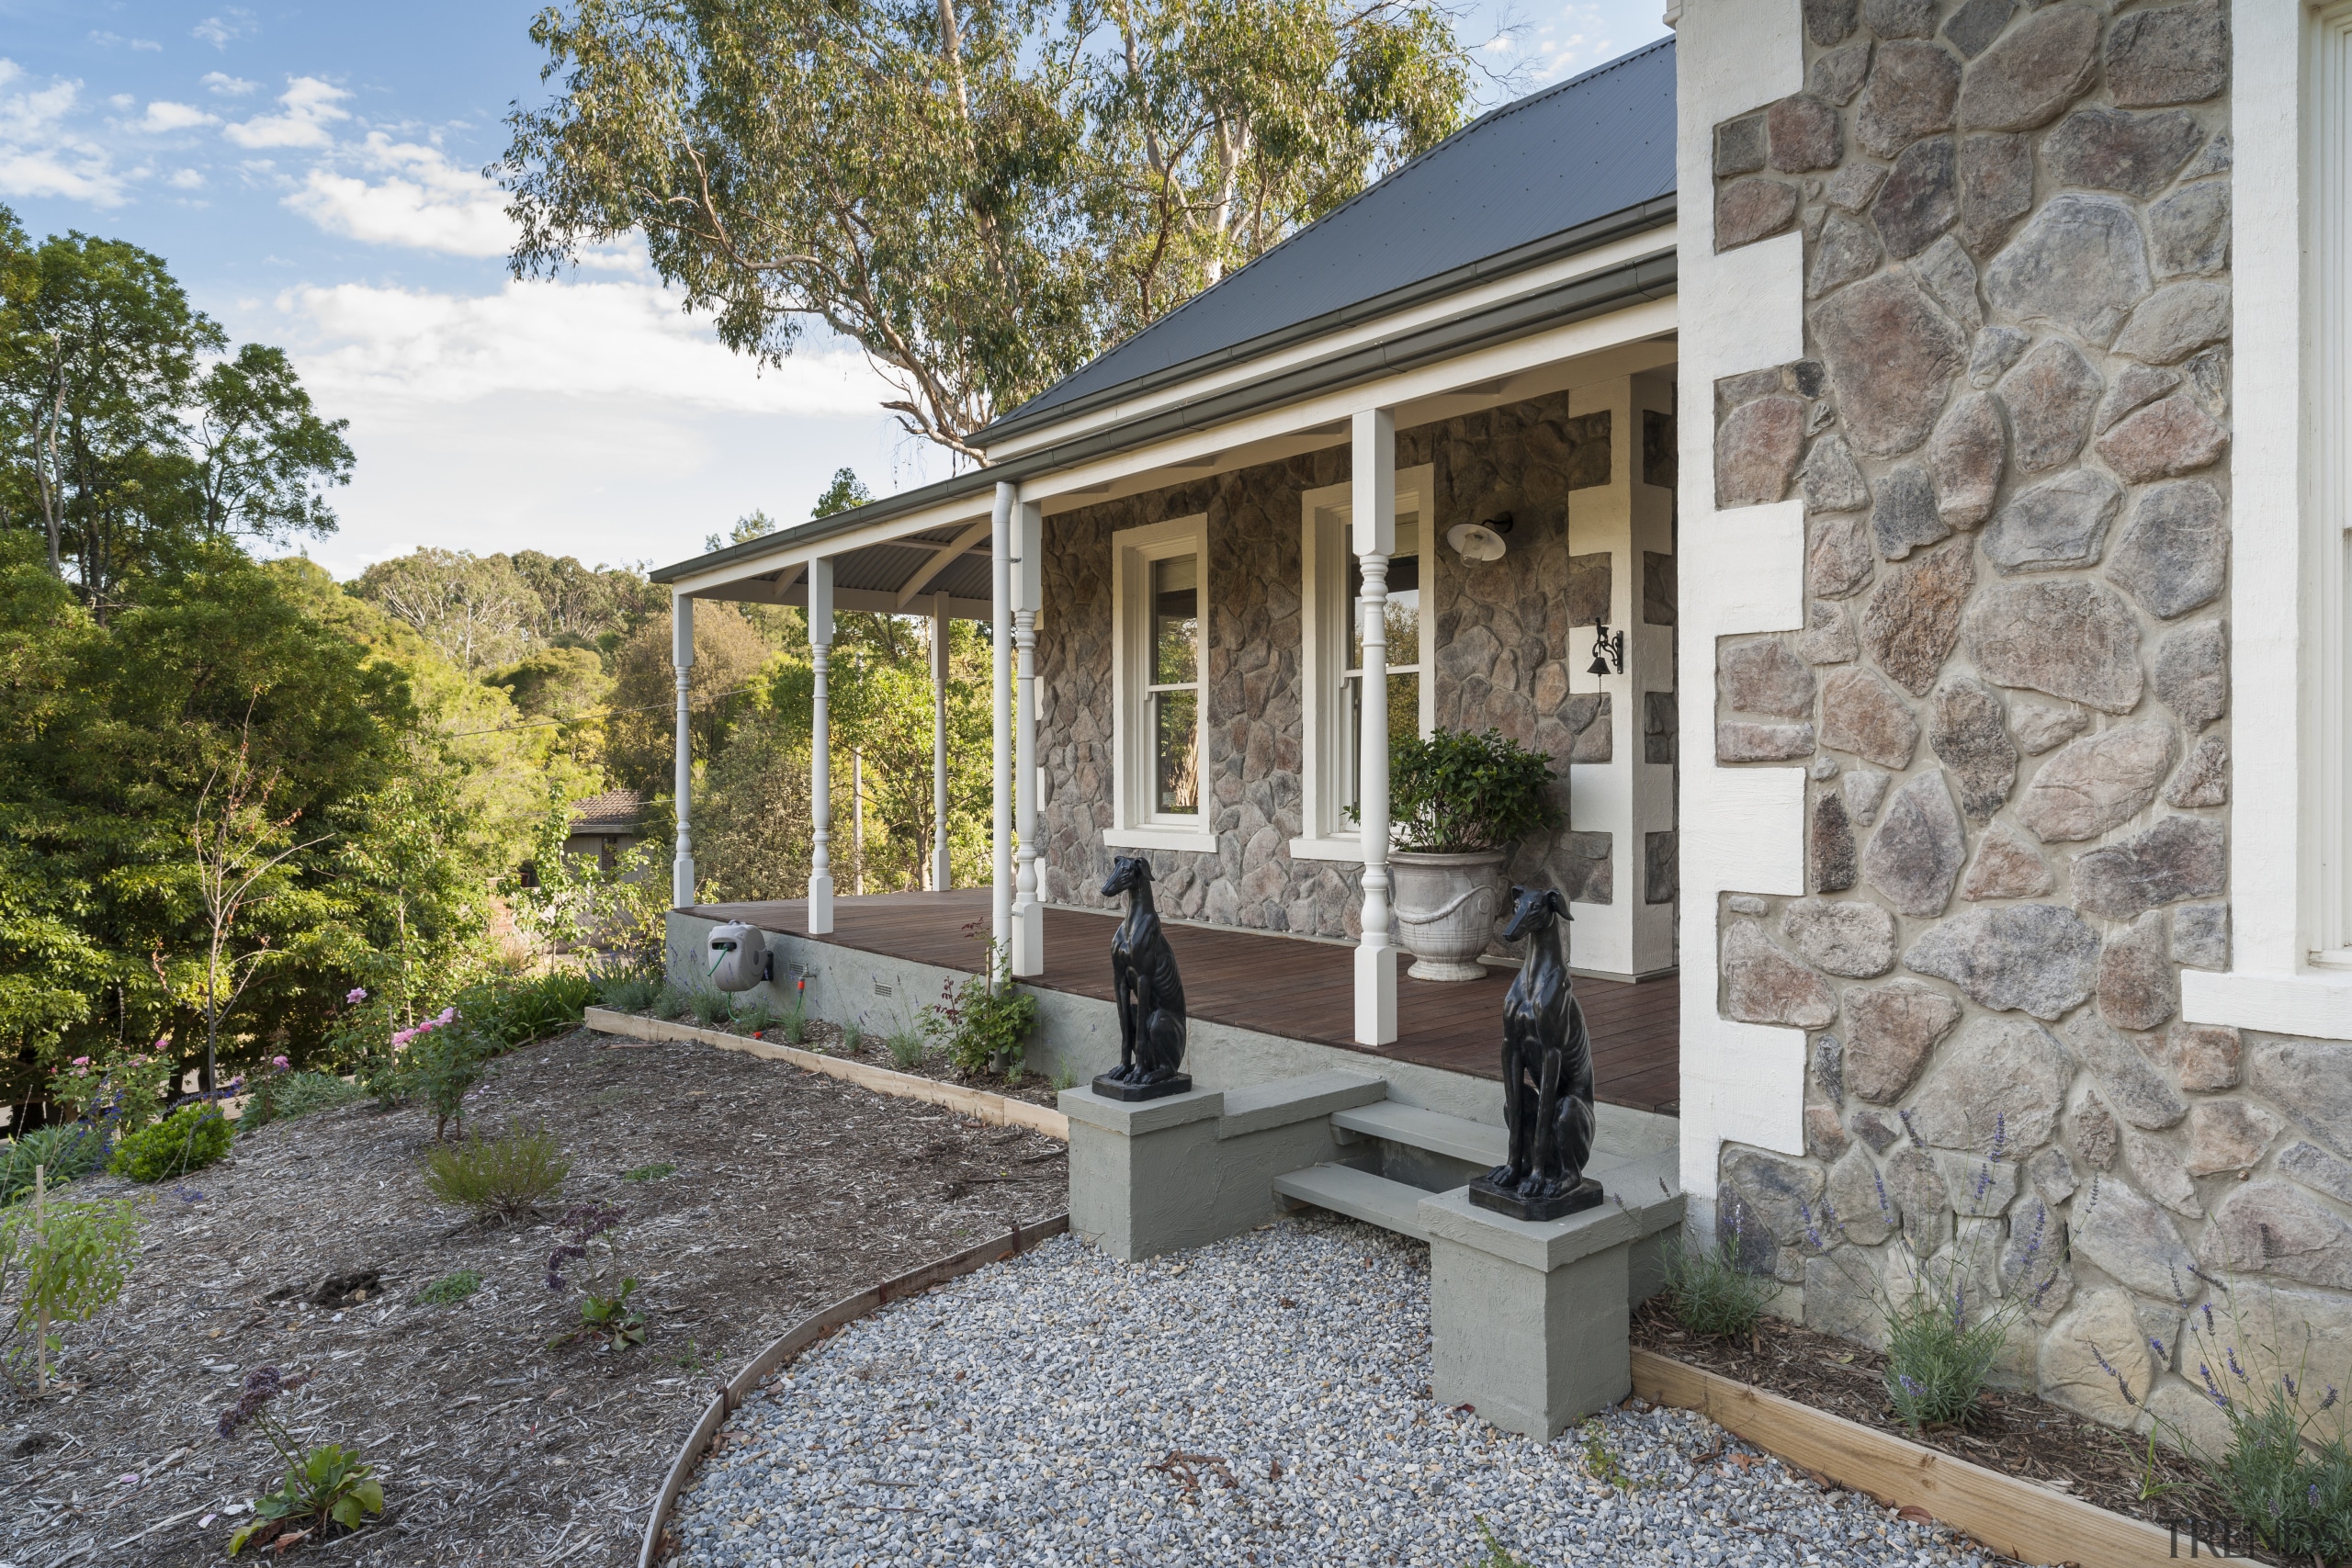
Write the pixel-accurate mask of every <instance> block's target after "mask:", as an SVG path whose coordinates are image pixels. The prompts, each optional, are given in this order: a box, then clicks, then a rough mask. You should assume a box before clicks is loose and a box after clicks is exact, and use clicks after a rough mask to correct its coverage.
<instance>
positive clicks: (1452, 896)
mask: <svg viewBox="0 0 2352 1568" xmlns="http://www.w3.org/2000/svg"><path fill="white" fill-rule="evenodd" d="M1507 858H1508V857H1507V856H1506V855H1505V853H1504V852H1502V851H1501V850H1482V851H1479V852H1476V853H1474V854H1426V853H1422V852H1417V851H1413V850H1391V851H1390V852H1389V853H1388V873H1389V883H1390V896H1391V900H1392V903H1393V905H1394V907H1395V911H1396V917H1397V945H1398V946H1400V947H1402V948H1403V949H1404V950H1405V951H1406V952H1408V953H1411V954H1412V955H1413V958H1414V964H1413V967H1412V968H1411V969H1409V970H1408V971H1407V973H1408V974H1409V975H1411V976H1412V977H1413V978H1414V979H1416V980H1483V979H1485V978H1486V977H1487V972H1486V970H1485V969H1483V968H1481V967H1480V966H1479V964H1478V954H1480V953H1484V952H1486V951H1487V942H1490V941H1492V940H1493V937H1494V931H1495V916H1496V914H1497V912H1498V910H1499V909H1500V908H1502V904H1501V899H1502V872H1503V862H1504V861H1505V860H1506V859H1507Z"/></svg>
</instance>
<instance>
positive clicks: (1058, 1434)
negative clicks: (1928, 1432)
mask: <svg viewBox="0 0 2352 1568" xmlns="http://www.w3.org/2000/svg"><path fill="white" fill-rule="evenodd" d="M1428 1293H1429V1251H1428V1249H1427V1248H1426V1247H1420V1246H1418V1245H1416V1244H1413V1243H1410V1242H1406V1241H1403V1240H1400V1239H1398V1238H1396V1237H1393V1236H1391V1235H1388V1234H1387V1233H1385V1232H1383V1231H1378V1230H1374V1229H1373V1228H1371V1227H1369V1226H1364V1225H1359V1224H1354V1223H1352V1222H1350V1221H1344V1220H1336V1219H1328V1218H1323V1217H1311V1218H1302V1219H1298V1220H1291V1221H1285V1222H1283V1224H1280V1225H1274V1226H1268V1227H1265V1228H1262V1229H1261V1230H1259V1231H1257V1232H1255V1233H1252V1234H1250V1235H1244V1236H1238V1237H1234V1238H1232V1239H1230V1240H1227V1241H1223V1242H1219V1243H1217V1244H1216V1245H1214V1246H1211V1247H1202V1248H1200V1249H1198V1250H1196V1251H1193V1252H1190V1253H1185V1254H1181V1255H1178V1256H1177V1257H1174V1258H1159V1259H1155V1260H1153V1261H1152V1262H1149V1263H1143V1264H1121V1263H1117V1262H1114V1261H1113V1260H1111V1259H1109V1258H1105V1257H1103V1255H1102V1254H1101V1253H1099V1252H1096V1251H1095V1250H1093V1249H1092V1248H1091V1247H1087V1246H1085V1245H1083V1244H1082V1243H1080V1242H1079V1241H1077V1240H1075V1239H1073V1238H1070V1237H1067V1236H1065V1237H1060V1238H1057V1239H1056V1240H1054V1241H1051V1242H1048V1243H1046V1245H1045V1246H1044V1247H1039V1248H1038V1249H1037V1250H1036V1251H1035V1252H1033V1253H1030V1254H1028V1255H1026V1256H1024V1257H1023V1258H1018V1259H1016V1260H1013V1261H1012V1262H1009V1263H1005V1264H1001V1265H998V1266H996V1267H993V1268H990V1269H984V1270H982V1271H981V1272H979V1273H978V1274H974V1275H971V1276H968V1277H967V1278H966V1279H963V1280H956V1281H954V1282H952V1283H950V1284H947V1285H944V1286H941V1287H940V1288H938V1289H937V1290H935V1291H933V1292H931V1293H930V1294H928V1295H926V1296H923V1297H920V1298H917V1299H914V1300H911V1301H909V1302H905V1303H899V1304H896V1305H893V1306H891V1307H889V1308H888V1309H886V1310H885V1311H883V1312H881V1313H879V1314H876V1315H875V1316H873V1317H869V1318H866V1319H864V1320H862V1321H860V1322H859V1323H856V1324H854V1325H852V1326H850V1327H849V1328H848V1329H846V1330H844V1331H843V1332H842V1334H841V1335H839V1336H838V1337H835V1338H833V1339H832V1340H831V1341H830V1342H828V1343H827V1344H826V1345H824V1346H823V1347H822V1348H820V1349H819V1350H817V1351H815V1352H813V1353H812V1354H810V1355H809V1356H807V1357H805V1358H803V1359H801V1360H800V1361H799V1362H798V1363H797V1365H796V1366H794V1367H793V1368H792V1369H790V1371H789V1373H788V1375H786V1376H780V1377H778V1378H777V1379H775V1381H773V1382H770V1383H769V1384H768V1385H767V1386H766V1387H765V1388H764V1389H763V1390H762V1391H761V1392H759V1393H756V1394H754V1395H753V1396H752V1398H751V1399H750V1400H748V1401H746V1402H745V1404H744V1405H743V1407H742V1409H741V1410H740V1411H739V1412H737V1414H736V1415H735V1416H733V1417H732V1419H731V1420H730V1422H729V1426H728V1427H727V1428H726V1433H725V1438H724V1441H723V1443H722V1446H721V1448H720V1450H719V1451H718V1453H716V1454H715V1455H713V1456H712V1457H710V1458H709V1459H707V1460H706V1461H704V1463H703V1466H702V1468H701V1470H700V1471H699V1472H697V1476H696V1479H695V1484H694V1485H693V1487H692V1488H691V1489H690V1490H689V1491H688V1492H687V1493H686V1494H685V1495H684V1497H683V1498H681V1499H680V1502H679V1508H678V1513H677V1516H676V1519H677V1527H678V1528H679V1529H680V1532H681V1534H682V1535H683V1537H684V1541H685V1551H684V1556H683V1558H682V1559H681V1561H682V1562H684V1563H687V1564H691V1565H694V1568H766V1565H768V1564H772V1563H775V1564H799V1563H825V1564H838V1565H841V1568H852V1565H855V1564H871V1565H874V1568H880V1565H881V1564H884V1563H889V1564H899V1563H956V1564H970V1565H973V1568H986V1565H991V1564H1013V1563H1022V1564H1047V1563H1051V1564H1063V1563H1073V1564H1074V1563H1125V1564H1135V1565H1137V1568H1141V1565H1145V1564H1150V1565H1155V1568H1156V1565H1158V1564H1162V1563H1169V1564H1173V1563H1185V1564H1192V1563H1216V1564H1257V1565H1261V1568H1274V1565H1288V1564H1301V1565H1305V1564H1314V1565H1316V1568H1325V1565H1331V1568H1338V1565H1340V1564H1351V1565H1352V1564H1364V1565H1367V1568H1369V1565H1373V1564H1387V1563H1398V1564H1430V1565H1432V1568H1465V1565H1468V1564H1472V1563H1475V1562H1481V1561H1482V1560H1483V1559H1484V1553H1485V1551H1486V1544H1485V1542H1484V1541H1483V1540H1481V1538H1480V1535H1479V1528H1478V1522H1479V1521H1481V1520H1483V1521H1484V1522H1485V1523H1486V1524H1487V1526H1488V1527H1490V1528H1491V1529H1492V1530H1493V1531H1494V1534H1495V1536H1496V1537H1497V1538H1498V1540H1500V1541H1501V1542H1502V1543H1503V1544H1505V1545H1506V1546H1507V1547H1509V1548H1510V1550H1511V1551H1514V1552H1516V1553H1518V1554H1519V1556H1520V1557H1521V1558H1523V1559H1524V1560H1526V1562H1529V1563H1532V1564H1540V1565H1547V1568H1548V1565H1550V1564H1555V1563H1575V1564H1578V1565H1579V1568H1581V1565H1583V1564H1588V1563H1589V1564H1596V1565H1597V1564H1600V1563H1608V1564H1611V1565H1612V1568H1613V1565H1616V1564H1628V1565H1633V1564H1668V1563H1670V1564H1677V1565H1683V1564H1691V1565H1698V1564H1710V1565H1712V1564H1718V1563H1721V1564H1738V1563H1758V1564H1765V1563H1773V1564H1778V1563H1788V1564H1798V1563H1825V1564H1838V1565H1840V1568H1843V1565H1845V1564H1849V1563H1850V1564H1865V1563H1867V1564H1884V1565H1893V1564H1898V1563H1900V1564H1945V1563H1951V1564H1970V1565H1976V1564H1986V1563H1991V1562H2002V1561H2006V1560H2004V1559H2000V1558H1996V1557H1994V1556H1992V1555H1991V1554H1989V1553H1987V1552H1985V1551H1983V1550H1982V1549H1981V1548H1977V1547H1974V1546H1973V1545H1971V1543H1969V1542H1968V1541H1966V1540H1964V1539H1962V1538H1961V1537H1959V1536H1958V1535H1955V1534H1953V1533H1952V1532H1951V1531H1948V1530H1945V1529H1940V1528H1938V1527H1928V1526H1918V1525H1913V1524H1910V1523H1906V1522H1904V1521H1902V1520H1899V1519H1896V1518H1894V1517H1893V1516H1891V1515H1890V1513H1889V1512H1888V1511H1887V1510H1885V1509H1883V1508H1881V1507H1879V1506H1877V1505H1875V1504H1873V1503H1871V1501H1870V1500H1869V1499H1868V1498H1865V1497H1860V1496H1857V1495H1853V1494H1850V1493H1846V1492H1829V1493H1826V1494H1825V1493H1824V1492H1823V1491H1822V1490H1821V1489H1820V1488H1819V1487H1817V1486H1815V1484H1814V1483H1811V1482H1810V1481H1808V1480H1806V1479H1805V1478H1804V1476H1803V1475H1802V1474H1799V1473H1796V1472H1791V1471H1789V1470H1787V1469H1784V1468H1783V1467H1782V1466H1781V1464H1779V1463H1778V1462H1777V1461H1760V1462H1751V1457H1752V1455H1753V1450H1748V1449H1747V1448H1746V1446H1745V1445H1743V1444H1740V1443H1739V1442H1737V1441H1736V1439H1728V1440H1727V1434H1725V1433H1724V1432H1723V1431H1722V1430H1721V1429H1720V1428H1718V1427H1715V1426H1714V1425H1713V1423H1711V1422H1709V1421H1707V1420H1705V1419H1703V1418H1702V1417H1700V1416H1695V1415H1692V1414H1691V1413H1689V1412H1684V1411H1673V1410H1655V1411H1644V1412H1642V1413H1639V1414H1636V1413H1634V1412H1633V1411H1630V1410H1616V1411H1611V1412H1608V1413H1606V1414H1605V1415H1604V1416H1601V1417H1600V1418H1599V1420H1598V1421H1597V1422H1596V1423H1595V1424H1593V1425H1591V1426H1589V1427H1584V1428H1581V1429H1579V1430H1576V1431H1571V1432H1569V1433H1568V1434H1566V1436H1564V1437H1562V1438H1559V1439H1557V1440H1556V1441H1554V1442H1552V1443H1548V1444H1539V1443H1535V1442H1532V1441H1529V1440H1528V1439H1526V1438H1514V1437H1510V1436H1506V1435H1504V1434H1501V1433H1498V1432H1497V1431H1496V1430H1494V1428H1492V1427H1488V1426H1487V1424H1486V1423H1485V1422H1483V1421H1481V1420H1479V1419H1478V1418H1477V1417H1476V1416H1472V1415H1469V1414H1466V1413H1462V1412H1454V1411H1447V1410H1441V1409H1439V1408H1437V1407H1436V1406H1435V1405H1433V1404H1431V1403H1430V1395H1429V1386H1428V1384H1429V1372H1430V1352H1429V1334H1428V1327H1427V1325H1428V1322H1429V1312H1428ZM1623 1481H1630V1483H1631V1484H1630V1486H1628V1485H1625V1484H1622V1483H1621V1482H1623Z"/></svg>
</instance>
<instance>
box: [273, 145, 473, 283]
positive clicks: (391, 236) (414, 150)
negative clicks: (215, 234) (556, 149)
mask: <svg viewBox="0 0 2352 1568" xmlns="http://www.w3.org/2000/svg"><path fill="white" fill-rule="evenodd" d="M358 157H359V159H360V161H361V163H362V164H364V165H365V166H367V167H368V168H371V169H376V170H380V171H383V172H384V177H383V178H382V179H380V180H378V181H375V182H374V183H372V184H371V183H370V182H368V180H366V179H362V178H358V177H356V176H354V175H345V174H337V173H335V172H334V171H333V170H331V169H328V168H326V167H323V166H322V167H318V168H313V169H312V170H311V172H310V174H309V175H307V176H305V178H304V180H303V182H302V188H301V189H300V190H298V191H296V192H295V193H294V194H293V195H291V196H289V197H287V198H286V205H287V206H288V207H290V208H292V209H294V210H295V211H297V212H299V213H300V214H301V215H302V216H303V217H305V218H308V219H309V220H311V222H313V223H316V224H317V225H318V226H319V227H320V228H322V229H324V230H326V231H329V232H330V233H336V234H347V235H349V236H350V237H351V238H353V239H355V240H365V241H367V242H368V243H370V244H378V245H412V246H414V247H416V248H417V249H420V250H428V251H444V252H447V253H448V254H453V255H461V256H503V255H504V254H506V253H507V252H508V251H509V250H510V249H512V248H513V244H514V240H515V225H514V224H513V223H512V222H511V221H509V220H508V219H507V217H506V198H505V193H503V191H501V190H500V189H499V188H498V186H495V185H494V184H492V182H491V181H489V180H487V179H485V178H483V177H482V176H481V175H480V174H479V173H477V172H476V171H474V170H471V169H461V168H458V166H456V165H455V164H451V163H450V162H449V161H448V160H447V158H445V157H443V156H442V154H441V151H440V149H438V148H436V147H424V146H420V145H418V144H417V143H415V142H413V141H392V140H391V139H390V137H388V136H386V135H385V134H384V133H383V132H382V131H380V130H378V131H371V132H369V133H368V140H367V142H366V143H365V145H364V147H363V148H362V149H360V150H359V152H358Z"/></svg>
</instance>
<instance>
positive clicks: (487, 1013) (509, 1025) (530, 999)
mask: <svg viewBox="0 0 2352 1568" xmlns="http://www.w3.org/2000/svg"><path fill="white" fill-rule="evenodd" d="M596 995H597V982H596V981H595V980H594V979H593V978H591V977H590V976H586V975H575V974H571V973H570V972H568V971H558V972H556V973H554V974H551V975H541V976H537V977H536V978H533V979H527V980H491V981H485V982H484V983H483V984H481V985H479V986H469V987H466V989H464V990H462V991H460V992H458V997H457V1008H458V1017H459V1018H460V1019H462V1020H464V1021H465V1023H466V1025H467V1027H468V1028H469V1029H471V1030H472V1031H473V1032H474V1033H475V1035H476V1036H478V1037H479V1038H481V1040H483V1041H485V1042H487V1043H492V1044H493V1045H494V1046H495V1047H496V1048H497V1049H498V1050H505V1051H511V1050H513V1049H514V1048H515V1047H516V1046H518V1045H527V1044H529V1043H531V1042H532V1041H534V1040H544V1039H546V1038H547V1037H548V1035H550V1034H560V1033H562V1032H564V1031H566V1030H568V1029H571V1028H572V1027H573V1026H574V1025H576V1024H578V1023H579V1022H580V1021H581V1019H582V1017H583V1016H585V1015H586V1013H587V1010H588V1004H589V1003H590V1002H592V1001H594V1000H595V999H596Z"/></svg>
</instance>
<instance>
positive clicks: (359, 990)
mask: <svg viewBox="0 0 2352 1568" xmlns="http://www.w3.org/2000/svg"><path fill="white" fill-rule="evenodd" d="M343 999H344V1001H345V1003H346V1004H350V1005H356V1004H357V1003H360V1002H364V1001H366V1000H367V999H368V987H365V986H354V987H351V989H349V990H348V991H345V993H344V994H343Z"/></svg>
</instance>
